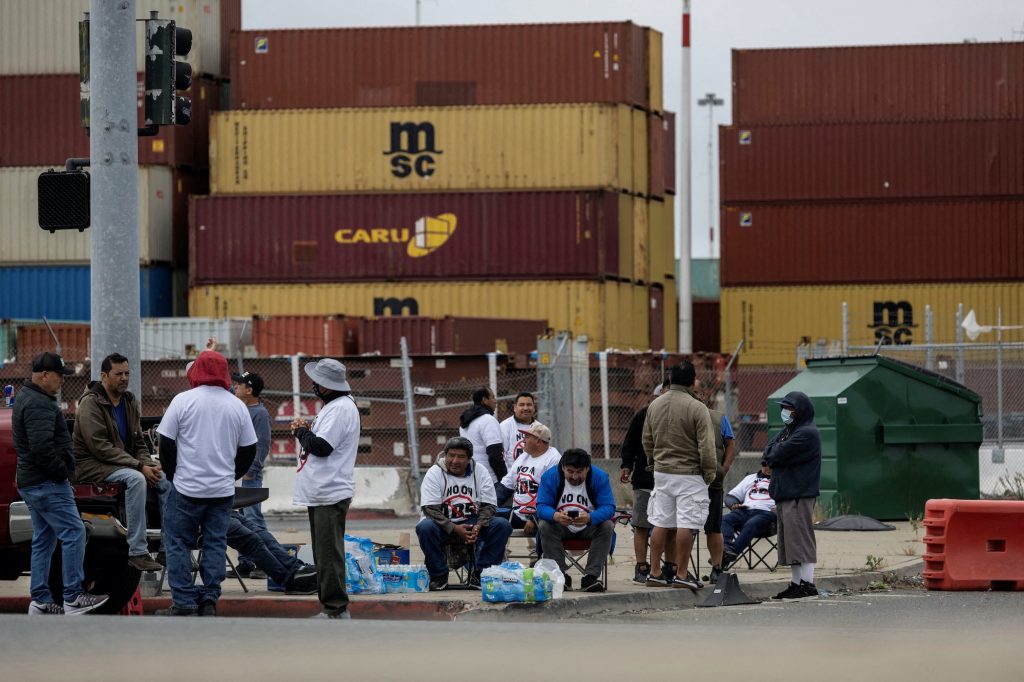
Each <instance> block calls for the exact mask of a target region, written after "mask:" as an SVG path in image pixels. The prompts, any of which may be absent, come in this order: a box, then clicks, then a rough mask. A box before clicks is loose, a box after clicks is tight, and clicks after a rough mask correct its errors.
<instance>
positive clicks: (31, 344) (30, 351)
mask: <svg viewBox="0 0 1024 682" xmlns="http://www.w3.org/2000/svg"><path fill="white" fill-rule="evenodd" d="M51 326H52V327H53V333H54V334H56V335H57V338H58V339H60V354H61V357H63V358H64V361H65V362H67V363H69V364H74V363H78V362H88V361H89V353H90V349H91V348H92V345H91V343H90V341H91V336H92V334H91V327H90V326H89V325H87V324H52V325H51ZM16 333H17V336H16V337H15V339H16V343H17V347H18V354H17V359H16V361H17V362H24V363H31V362H32V358H34V357H35V356H36V355H38V354H39V353H42V352H43V351H50V352H56V342H55V341H54V340H53V336H51V335H50V330H49V329H47V328H46V325H45V324H26V325H19V326H18V330H17V332H16Z"/></svg>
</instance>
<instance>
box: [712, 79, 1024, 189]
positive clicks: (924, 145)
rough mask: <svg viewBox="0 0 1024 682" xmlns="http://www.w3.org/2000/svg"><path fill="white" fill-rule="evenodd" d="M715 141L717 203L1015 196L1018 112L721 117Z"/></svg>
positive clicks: (1023, 129)
mask: <svg viewBox="0 0 1024 682" xmlns="http://www.w3.org/2000/svg"><path fill="white" fill-rule="evenodd" d="M1022 67H1024V65H1022ZM719 149H720V150H721V151H720V164H721V185H722V202H723V203H735V202H742V201H799V200H836V199H840V200H841V199H908V198H922V197H979V196H1024V121H944V122H939V123H868V124H854V125H806V126H754V127H742V126H723V127H722V128H720V130H719Z"/></svg>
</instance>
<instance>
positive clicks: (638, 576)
mask: <svg viewBox="0 0 1024 682" xmlns="http://www.w3.org/2000/svg"><path fill="white" fill-rule="evenodd" d="M650 574H651V565H650V564H648V563H646V562H644V563H641V564H637V565H636V570H635V571H634V572H633V582H634V583H636V584H637V585H643V584H644V583H646V582H647V576H649V575H650Z"/></svg>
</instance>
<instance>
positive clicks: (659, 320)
mask: <svg viewBox="0 0 1024 682" xmlns="http://www.w3.org/2000/svg"><path fill="white" fill-rule="evenodd" d="M647 292H648V295H649V296H650V305H648V309H649V310H650V314H649V315H648V316H647V333H648V334H649V335H650V339H651V341H650V343H651V348H652V349H654V350H658V349H659V348H665V292H664V291H663V290H662V288H661V287H660V286H657V287H650V288H648V289H647Z"/></svg>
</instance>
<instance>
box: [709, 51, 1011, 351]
mask: <svg viewBox="0 0 1024 682" xmlns="http://www.w3.org/2000/svg"><path fill="white" fill-rule="evenodd" d="M1022 65H1024V43H1021V42H1009V43H991V44H984V43H974V44H968V43H965V44H949V45H898V46H866V47H842V48H807V49H778V50H734V51H733V121H734V123H733V125H731V126H722V127H721V128H720V131H719V143H720V145H719V148H720V164H721V169H720V172H721V187H722V196H721V224H722V237H723V238H722V260H721V286H722V289H721V318H722V350H723V351H727V350H731V349H733V348H735V346H736V344H737V343H738V342H739V340H740V339H741V338H742V339H744V340H745V345H744V349H743V363H744V366H746V367H750V366H752V365H766V366H775V367H779V366H786V365H788V366H789V367H793V366H794V364H795V363H796V358H797V347H798V345H803V346H804V347H805V349H806V350H807V351H808V352H814V350H815V349H823V350H824V351H826V352H829V351H830V350H836V349H838V348H839V347H840V346H841V339H842V304H843V303H844V302H845V303H847V304H848V319H849V330H848V334H849V336H848V338H849V343H850V345H853V346H860V347H871V346H874V345H875V344H877V343H879V342H881V343H883V344H903V345H909V344H920V343H924V341H925V307H926V306H931V311H932V314H933V316H934V321H933V341H934V342H935V343H952V342H954V341H955V340H956V329H957V324H956V312H957V306H958V305H959V304H961V303H962V304H964V312H966V311H967V310H968V309H971V308H973V309H974V310H975V312H976V314H977V317H978V319H979V320H986V321H988V322H987V323H988V324H994V321H995V319H996V311H997V307H1000V306H1001V307H1002V310H1003V314H1004V315H1008V314H1010V315H1018V316H1019V315H1020V314H1021V311H1024V230H1022V229H1021V226H1022V225H1024V66H1022ZM1019 323H1020V320H1019V319H1018V321H1017V324H1019ZM1004 340H1007V341H1020V340H1024V337H1022V336H1021V335H1020V334H1019V333H1012V334H1011V333H1008V334H1007V335H1005V336H1004Z"/></svg>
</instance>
